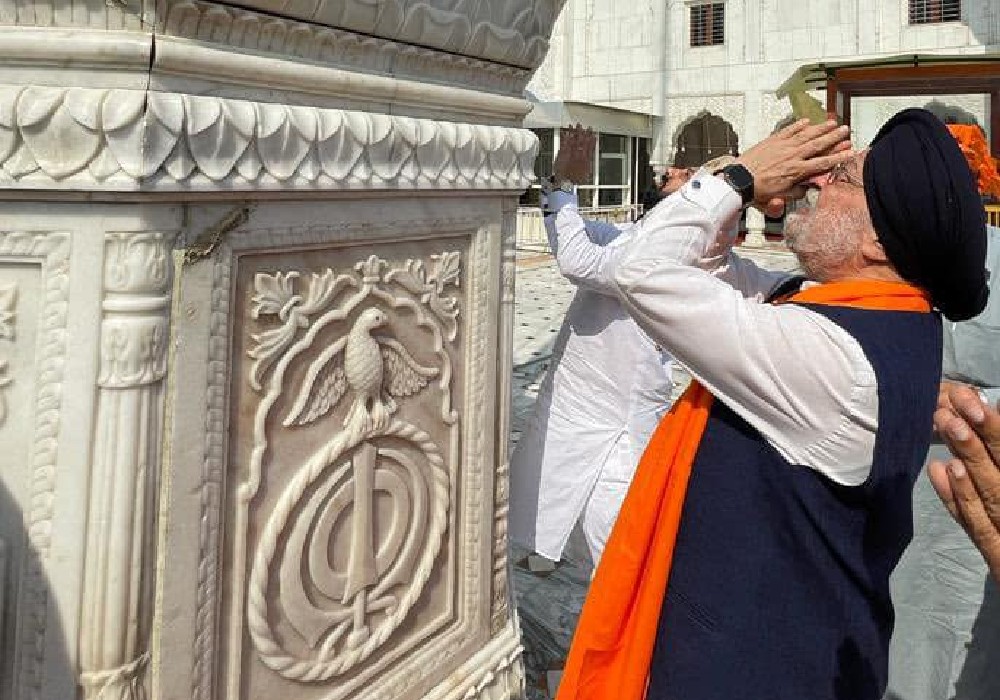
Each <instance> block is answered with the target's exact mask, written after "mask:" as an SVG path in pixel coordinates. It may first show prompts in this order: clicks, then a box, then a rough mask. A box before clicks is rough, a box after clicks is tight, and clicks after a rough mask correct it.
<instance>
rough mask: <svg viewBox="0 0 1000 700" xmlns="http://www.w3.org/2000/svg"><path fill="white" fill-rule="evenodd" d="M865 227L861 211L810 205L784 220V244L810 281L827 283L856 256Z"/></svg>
mask: <svg viewBox="0 0 1000 700" xmlns="http://www.w3.org/2000/svg"><path fill="white" fill-rule="evenodd" d="M865 226H866V222H865V220H864V214H863V212H858V211H854V210H850V209H847V210H835V209H829V208H827V209H824V210H820V211H817V210H816V209H815V207H811V206H810V207H807V208H803V209H798V210H797V211H794V212H792V213H791V214H789V215H788V217H787V218H786V219H785V241H786V242H787V243H788V247H789V249H790V250H791V251H792V252H793V253H795V257H796V258H798V260H799V264H800V265H801V266H802V269H803V271H805V273H806V276H807V277H809V279H813V280H816V281H817V282H827V281H829V280H830V279H831V278H832V277H834V276H836V274H837V273H838V272H840V271H842V270H843V269H844V267H845V265H846V264H847V263H849V262H850V261H851V260H852V259H853V258H854V257H855V256H856V255H857V254H858V246H859V245H860V244H861V236H862V232H863V231H864V229H865Z"/></svg>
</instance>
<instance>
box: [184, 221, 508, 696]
mask: <svg viewBox="0 0 1000 700" xmlns="http://www.w3.org/2000/svg"><path fill="white" fill-rule="evenodd" d="M373 251H374V252H373ZM234 268H235V269H234V271H233V274H234V275H235V279H234V280H233V286H232V294H233V298H232V300H231V308H232V309H233V315H232V320H231V332H232V355H231V357H232V358H233V359H232V362H233V364H232V370H231V373H230V377H231V378H230V384H229V430H228V439H229V449H228V466H227V468H226V470H225V479H226V483H225V488H224V493H225V503H224V505H223V507H222V511H223V515H222V517H223V519H224V521H225V526H224V530H225V537H224V546H223V552H224V554H223V557H224V567H223V568H224V570H225V571H226V572H227V575H226V580H225V581H224V582H223V583H222V587H221V588H220V592H221V595H220V596H219V599H218V605H217V608H218V614H219V617H220V625H219V630H220V636H219V643H218V645H216V647H217V649H218V658H217V662H216V669H215V678H214V685H215V687H216V697H218V698H222V697H225V698H241V699H243V698H246V699H249V698H256V697H286V696H291V695H292V694H293V693H294V697H296V698H302V699H303V700H304V699H311V698H316V699H317V700H318V699H322V700H341V699H347V698H350V699H351V700H354V699H356V698H359V699H360V698H366V699H368V698H370V699H372V700H374V699H375V698H378V700H396V699H397V698H399V699H409V698H413V699H416V698H422V697H424V695H425V694H426V693H427V692H428V691H429V690H430V689H431V688H433V687H434V686H435V685H436V684H438V683H439V682H440V681H441V680H442V679H444V678H445V677H447V676H448V674H449V672H450V671H452V670H454V668H455V667H456V666H457V665H458V664H459V663H460V662H462V661H464V660H465V659H466V658H468V656H469V654H470V653H471V651H472V650H473V649H475V648H476V645H477V644H479V645H481V644H482V643H483V641H485V639H486V638H487V637H488V636H489V634H490V620H489V615H490V598H491V587H492V576H491V570H492V561H491V557H490V556H489V553H490V551H491V549H492V548H491V546H490V542H491V538H492V536H493V533H492V530H493V523H492V522H491V521H492V516H493V510H492V505H491V503H492V498H491V497H490V494H491V492H492V489H493V483H492V479H493V477H492V469H493V467H492V462H493V441H494V435H493V433H492V430H493V426H492V424H491V422H490V420H489V414H490V411H489V409H488V406H490V405H491V404H490V402H491V401H492V391H487V390H486V387H487V386H489V387H490V388H492V382H493V376H494V375H493V372H495V366H496V365H495V359H491V358H493V352H492V351H491V349H490V348H491V347H492V346H493V345H495V342H494V343H493V344H492V345H491V344H488V342H487V339H488V338H490V337H492V332H493V331H492V329H491V326H492V324H491V323H490V319H489V308H490V303H489V299H488V295H489V290H490V289H491V288H495V287H496V286H497V285H498V280H497V279H494V278H495V276H496V272H495V271H494V270H493V268H492V267H491V266H490V257H489V255H488V248H487V241H486V238H485V236H483V235H476V233H475V228H472V229H471V230H470V229H466V230H465V231H464V232H458V231H456V233H455V234H452V235H445V236H441V237H435V238H433V239H427V240H409V241H407V240H401V241H399V242H396V243H389V244H380V245H378V246H375V247H374V248H373V246H371V245H367V246H340V247H336V248H329V247H327V248H321V249H318V250H308V251H305V250H302V251H295V250H292V251H284V252H266V251H247V252H244V253H240V254H237V255H235V262H234ZM474 340H475V341H476V345H475V346H473V344H472V343H473V341H474ZM491 363H492V364H491ZM488 423H490V424H488ZM463 649H467V650H468V652H463ZM390 669H391V670H392V674H391V678H390V677H389V675H387V674H386V673H385V672H386V671H387V670H390ZM203 673H204V670H203Z"/></svg>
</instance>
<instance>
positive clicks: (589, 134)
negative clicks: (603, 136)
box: [552, 124, 597, 183]
mask: <svg viewBox="0 0 1000 700" xmlns="http://www.w3.org/2000/svg"><path fill="white" fill-rule="evenodd" d="M596 146H597V134H595V133H594V131H593V130H592V129H589V128H588V129H585V128H583V127H582V126H581V125H580V124H577V125H576V126H571V127H569V128H568V129H563V130H562V131H560V133H559V153H558V154H557V155H556V159H555V162H554V163H553V164H552V174H553V175H554V176H555V180H556V183H559V182H561V181H563V180H569V181H570V182H575V183H588V182H591V180H592V179H593V175H594V148H595V147H596Z"/></svg>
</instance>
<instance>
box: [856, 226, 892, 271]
mask: <svg viewBox="0 0 1000 700" xmlns="http://www.w3.org/2000/svg"><path fill="white" fill-rule="evenodd" d="M861 255H863V256H864V258H865V260H867V261H868V262H872V263H881V264H885V265H888V264H889V256H888V255H886V253H885V248H883V247H882V243H881V242H879V240H878V238H877V237H876V234H875V231H874V230H869V231H866V232H865V237H864V239H863V240H862V241H861Z"/></svg>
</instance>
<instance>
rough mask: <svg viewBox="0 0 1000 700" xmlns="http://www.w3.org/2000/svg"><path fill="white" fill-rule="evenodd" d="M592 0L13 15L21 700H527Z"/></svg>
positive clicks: (1, 602) (3, 657) (11, 353)
mask: <svg viewBox="0 0 1000 700" xmlns="http://www.w3.org/2000/svg"><path fill="white" fill-rule="evenodd" d="M561 5H562V2H561V0H511V2H505V3H485V2H483V3H468V2H464V1H461V0H431V1H430V2H428V1H417V0H386V1H385V2H378V3H371V2H369V1H368V0H320V1H319V2H317V3H312V4H309V5H308V6H306V5H303V4H301V3H299V4H296V3H291V4H289V3H285V2H278V1H277V0H248V1H247V2H243V3H241V7H237V6H235V5H229V4H225V3H219V2H199V1H197V0H123V1H122V2H111V3H106V2H104V0H68V1H67V2H63V1H61V0H60V1H59V2H57V1H56V0H38V1H37V2H32V3H23V2H19V1H18V0H0V69H2V71H3V73H2V74H3V78H2V79H0V592H2V594H0V595H2V597H0V700H8V698H10V699H14V698H16V700H36V699H38V700H43V699H44V700H50V699H51V700H71V699H72V700H78V699H82V700H147V699H149V700H189V699H191V698H197V699H198V700H251V699H253V698H260V697H282V698H289V699H290V700H313V699H315V700H413V699H415V698H421V699H425V698H426V699H429V700H460V699H461V700H473V699H475V698H489V700H507V699H508V698H514V697H516V696H518V695H519V693H520V690H521V686H522V685H523V674H522V672H521V666H520V639H519V634H518V630H517V627H516V622H515V620H514V615H513V606H512V602H511V591H510V590H509V586H508V571H507V568H508V562H507V534H506V518H507V477H508V470H509V465H508V455H507V430H508V426H509V416H508V413H509V410H510V397H509V394H508V392H509V387H510V374H511V364H510V352H511V343H512V332H511V324H512V316H513V274H514V258H513V246H514V236H515V218H516V207H517V197H518V195H519V193H520V192H521V191H522V190H523V189H524V188H525V187H526V186H527V185H528V184H529V183H530V181H531V178H532V167H533V163H534V155H535V151H536V141H535V139H534V137H533V135H532V134H531V133H530V132H528V131H525V130H523V129H522V128H520V124H521V120H522V118H523V115H524V114H525V112H526V111H527V104H526V103H525V101H524V100H523V98H522V92H523V88H524V86H525V85H526V84H527V81H528V79H529V78H530V77H531V74H532V72H533V70H534V69H535V68H536V67H537V66H538V65H539V63H540V62H541V60H542V58H543V56H544V54H545V51H546V48H547V45H548V35H549V32H550V31H551V28H552V25H553V22H554V21H555V18H556V15H557V14H558V11H559V9H560V7H561Z"/></svg>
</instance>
